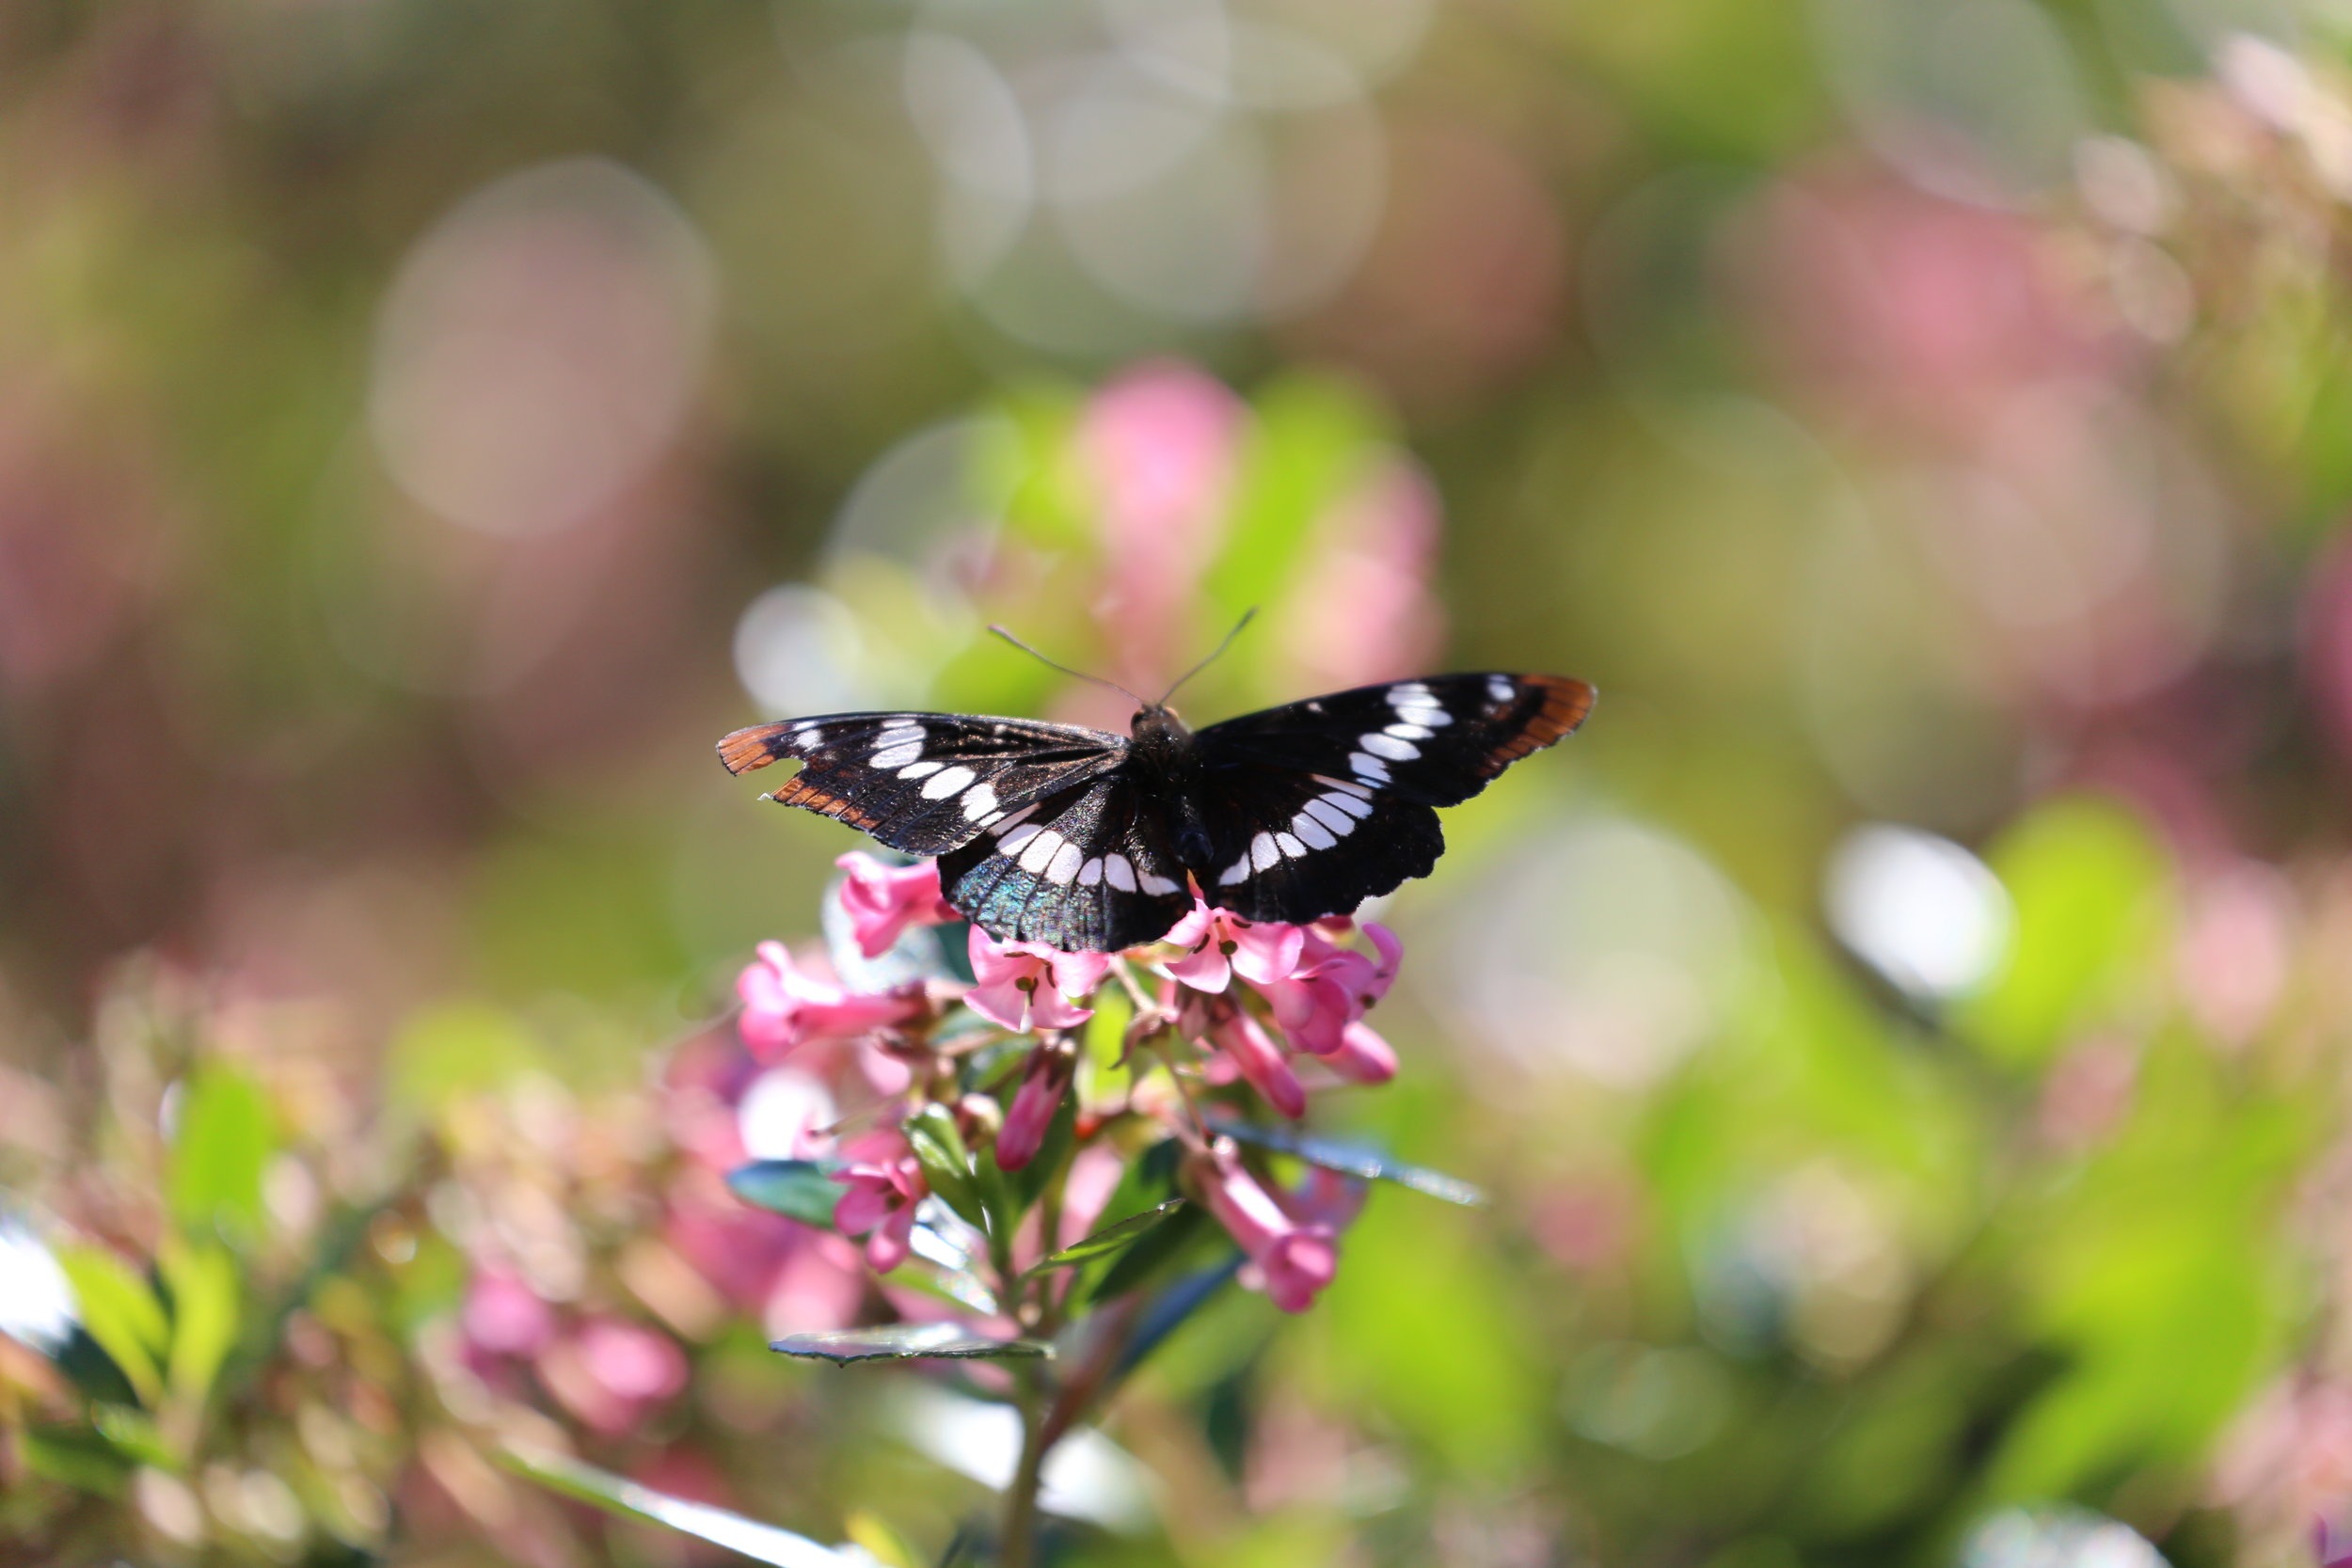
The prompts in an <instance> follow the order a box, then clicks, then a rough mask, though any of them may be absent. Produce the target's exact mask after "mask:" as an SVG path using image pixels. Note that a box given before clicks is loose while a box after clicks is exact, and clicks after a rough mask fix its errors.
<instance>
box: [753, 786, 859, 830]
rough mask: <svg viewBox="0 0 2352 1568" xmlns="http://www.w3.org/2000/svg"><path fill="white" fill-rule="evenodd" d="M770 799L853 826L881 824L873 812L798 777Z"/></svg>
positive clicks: (781, 804)
mask: <svg viewBox="0 0 2352 1568" xmlns="http://www.w3.org/2000/svg"><path fill="white" fill-rule="evenodd" d="M768 799H769V800H773V801H775V802H776V804H778V805H780V806H798V807H800V808H801V809H802V810H803V811H813V812H816V813H817V814H818V815H819V816H830V817H833V818H834V819H835V820H836V821H841V822H847V823H848V824H849V825H850V827H852V828H862V829H872V828H874V827H877V826H879V823H878V822H877V820H876V819H875V817H874V816H872V814H870V813H868V812H866V811H863V810H861V809H859V808H858V807H856V806H853V805H851V804H850V802H849V801H847V800H843V799H842V798H841V797H840V796H838V795H832V794H828V793H827V792H825V791H824V790H821V789H818V788H817V787H815V786H814V785H811V784H803V783H802V782H801V781H800V779H798V778H796V779H794V780H793V781H792V782H791V783H790V784H786V785H785V786H784V787H783V788H782V789H779V790H777V791H776V792H775V793H774V794H773V795H771V796H769V797H768Z"/></svg>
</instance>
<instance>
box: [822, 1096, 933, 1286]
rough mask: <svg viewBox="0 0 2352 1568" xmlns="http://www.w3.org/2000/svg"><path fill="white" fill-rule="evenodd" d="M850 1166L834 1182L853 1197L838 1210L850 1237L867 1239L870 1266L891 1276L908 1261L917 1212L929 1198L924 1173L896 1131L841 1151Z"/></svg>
mask: <svg viewBox="0 0 2352 1568" xmlns="http://www.w3.org/2000/svg"><path fill="white" fill-rule="evenodd" d="M842 1152H843V1154H844V1155H845V1156H847V1158H848V1160H849V1164H847V1165H846V1166H844V1167H843V1168H842V1169H841V1170H840V1171H838V1172H836V1173H835V1174H834V1180H836V1181H838V1182H840V1183H841V1184H842V1185H843V1186H845V1187H847V1188H848V1189H849V1191H847V1192H845V1193H843V1194H842V1195H841V1200H840V1201H839V1202H838V1203H836V1204H834V1211H833V1222H834V1225H836V1226H838V1227H840V1228H841V1232H842V1234H844V1235H846V1236H864V1237H866V1261H867V1262H869V1263H871V1264H872V1265H873V1266H874V1268H875V1270H876V1272H878V1273H881V1274H888V1273H889V1272H890V1271H891V1270H893V1269H895V1268H897V1267H898V1265H899V1264H901V1263H903V1262H905V1261H906V1260H907V1252H908V1249H909V1248H908V1240H909V1238H910V1237H912V1236H913V1235H914V1211H915V1209H916V1207H917V1206H918V1205H920V1204H921V1203H922V1201H923V1199H924V1198H925V1197H926V1196H928V1195H929V1194H930V1185H929V1184H928V1183H927V1182H925V1180H923V1167H922V1165H921V1164H917V1163H916V1161H915V1158H914V1153H913V1152H912V1151H911V1150H909V1149H908V1148H907V1143H906V1139H905V1138H903V1137H902V1136H900V1135H899V1134H898V1132H897V1131H896V1130H892V1131H887V1132H868V1133H866V1135H865V1136H863V1137H860V1138H856V1139H853V1140H851V1141H850V1143H848V1144H845V1145H844V1146H843V1147H842Z"/></svg>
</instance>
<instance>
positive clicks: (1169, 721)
mask: <svg viewBox="0 0 2352 1568" xmlns="http://www.w3.org/2000/svg"><path fill="white" fill-rule="evenodd" d="M1127 733H1128V734H1129V735H1130V736H1134V737H1135V742H1136V746H1137V747H1139V748H1141V749H1143V750H1145V751H1155V750H1160V749H1168V750H1171V751H1172V750H1174V749H1176V748H1178V747H1180V746H1182V745H1184V742H1186V741H1188V740H1190V739H1191V738H1192V728H1191V726H1190V725H1188V724H1186V723H1185V722H1184V719H1183V717H1182V716H1181V715H1179V714H1178V713H1177V711H1176V710H1175V709H1174V708H1172V707H1169V706H1168V705H1167V704H1166V703H1146V704H1144V705H1142V706H1141V707H1139V708H1137V709H1136V716H1135V717H1134V718H1133V719H1131V720H1129V721H1127Z"/></svg>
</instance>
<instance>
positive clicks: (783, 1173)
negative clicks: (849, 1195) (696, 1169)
mask: <svg viewBox="0 0 2352 1568" xmlns="http://www.w3.org/2000/svg"><path fill="white" fill-rule="evenodd" d="M840 1168H841V1162H840V1161H838V1160H755V1161H753V1162H752V1163H751V1164H747V1165H738V1166H736V1167H735V1168H734V1169H733V1170H731V1171H729V1172H727V1186H728V1187H729V1188H731V1189H733V1191H734V1193H735V1196H738V1197H739V1198H741V1199H742V1200H743V1201H744V1202H746V1203H748V1204H750V1205H752V1206H753V1207H754V1208H755V1209H766V1210H769V1211H770V1212H773V1213H778V1214H782V1215H784V1216H785V1217H786V1218H787V1219H795V1220H798V1221H800V1222H801V1223H802V1224H803V1225H813V1226H816V1227H818V1228H820V1229H831V1228H832V1227H833V1211H834V1205H835V1204H837V1203H839V1202H840V1201H841V1195H842V1194H843V1193H844V1192H845V1191H847V1190H848V1189H846V1188H844V1187H843V1186H842V1185H841V1183H840V1182H838V1181H835V1180H834V1179H833V1173H834V1171H837V1170H839V1169H840Z"/></svg>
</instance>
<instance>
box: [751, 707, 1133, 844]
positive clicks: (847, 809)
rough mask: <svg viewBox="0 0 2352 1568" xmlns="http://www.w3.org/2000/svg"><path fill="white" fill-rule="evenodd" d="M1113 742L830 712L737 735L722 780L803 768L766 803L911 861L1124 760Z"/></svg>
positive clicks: (1037, 726) (1096, 736)
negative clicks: (856, 834) (836, 826)
mask: <svg viewBox="0 0 2352 1568" xmlns="http://www.w3.org/2000/svg"><path fill="white" fill-rule="evenodd" d="M1126 756H1127V741H1126V738H1125V737H1124V736H1116V735H1111V734H1108V733H1106V732H1104V731H1102V730H1089V729H1084V728H1081V727H1080V726H1078V725H1075V724H1044V723H1039V722H1036V721H1031V720H1025V719H979V718H972V717H969V716H966V715H963V714H954V713H833V714H823V715H819V716H818V717H817V718H814V719H787V720H783V721H779V722H777V723H773V724H755V725H753V726H752V727H751V728H749V729H742V730H737V731H736V732H735V733H734V734H733V735H730V736H727V737H726V738H725V739H723V740H722V741H720V742H719V760H720V761H721V762H723V763H724V764H726V768H727V771H728V772H730V773H749V772H751V771H753V770H754V769H755V768H765V767H767V766H768V765H769V764H770V763H771V762H776V761H779V760H782V759H785V758H795V757H796V758H799V759H801V760H802V761H803V762H804V763H806V765H807V766H805V767H803V768H802V769H801V770H800V771H799V772H798V773H796V774H794V775H793V776H792V777H791V778H789V779H787V780H786V781H785V783H784V784H782V785H780V786H779V787H778V788H777V789H776V790H775V792H774V793H773V795H771V797H770V799H771V800H779V801H782V802H783V803H784V804H786V805H787V806H799V807H801V808H802V809H803V810H804V811H813V812H816V813H818V815H820V816H831V817H835V818H838V819H839V820H841V821H843V822H847V823H848V824H849V825H850V827H852V828H856V829H859V830H861V831H863V832H867V833H871V834H872V835H873V836H874V837H875V838H877V839H879V840H881V841H882V843H884V844H886V845H888V846H889V847H892V848H893V849H898V850H902V851H904V852H905V853H907V854H910V855H940V854H945V853H946V851H948V850H950V849H953V848H956V847H958V846H960V845H964V844H968V843H970V842H972V840H973V839H974V838H975V837H976V836H977V835H978V834H979V833H981V832H984V831H986V830H987V829H990V828H992V827H996V826H999V825H1001V824H1003V823H1004V822H1005V821H1006V820H1007V819H1008V818H1009V817H1010V816H1012V815H1013V814H1014V813H1016V812H1019V811H1021V810H1022V809H1023V808H1025V807H1027V806H1030V805H1034V804H1036V803H1037V802H1038V801H1040V800H1043V799H1045V798H1046V797H1047V796H1050V795H1053V794H1055V793H1057V792H1058V791H1063V790H1068V789H1070V788H1072V787H1073V786H1075V785H1078V784H1084V783H1085V782H1086V781H1088V780H1089V779H1092V778H1095V777H1097V776H1099V775H1101V774H1104V773H1106V772H1109V771H1110V770H1111V769H1113V768H1117V767H1118V766H1119V765H1120V763H1121V762H1123V761H1124V760H1126Z"/></svg>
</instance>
